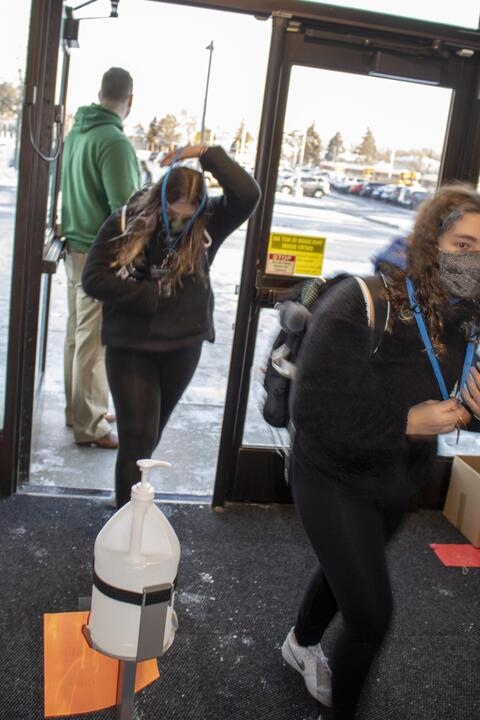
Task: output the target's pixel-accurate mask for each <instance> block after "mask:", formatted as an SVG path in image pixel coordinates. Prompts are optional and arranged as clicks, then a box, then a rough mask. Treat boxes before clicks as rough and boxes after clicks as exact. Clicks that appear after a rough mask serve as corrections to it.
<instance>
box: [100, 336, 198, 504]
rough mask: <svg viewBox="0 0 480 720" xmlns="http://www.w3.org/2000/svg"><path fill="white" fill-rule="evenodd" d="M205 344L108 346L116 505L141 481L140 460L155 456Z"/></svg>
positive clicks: (107, 363)
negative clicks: (161, 348)
mask: <svg viewBox="0 0 480 720" xmlns="http://www.w3.org/2000/svg"><path fill="white" fill-rule="evenodd" d="M201 350H202V345H201V343H200V344H197V345H194V346H193V347H187V348H182V349H181V350H172V351H170V352H162V353H154V352H142V351H138V350H124V349H119V348H111V347H107V349H106V367H107V375H108V383H109V385H110V390H111V392H112V397H113V402H114V405H115V413H116V415H117V428H118V441H119V449H118V455H117V464H116V467H115V491H116V497H117V505H118V506H121V505H124V504H125V503H126V502H128V501H129V500H130V489H131V487H132V485H134V484H135V483H137V482H138V481H139V479H140V472H139V470H138V468H137V465H136V462H137V460H138V459H140V458H149V457H151V455H152V453H153V451H154V450H155V448H156V446H157V445H158V443H159V441H160V438H161V435H162V432H163V429H164V427H165V425H166V424H167V421H168V418H169V417H170V415H171V413H172V410H173V409H174V407H175V405H176V404H177V402H178V401H179V400H180V398H181V396H182V394H183V391H184V390H185V388H186V387H187V385H188V383H189V382H190V380H191V379H192V376H193V373H194V372H195V368H196V367H197V365H198V361H199V359H200V353H201Z"/></svg>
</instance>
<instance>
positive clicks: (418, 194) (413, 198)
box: [407, 190, 432, 210]
mask: <svg viewBox="0 0 480 720" xmlns="http://www.w3.org/2000/svg"><path fill="white" fill-rule="evenodd" d="M431 197H432V195H431V193H429V192H428V191H427V190H412V191H411V192H410V194H409V196H408V205H407V207H409V208H411V209H412V210H415V208H417V207H418V206H419V205H420V203H422V202H423V201H424V200H428V199H429V198H431Z"/></svg>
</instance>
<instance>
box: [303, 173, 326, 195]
mask: <svg viewBox="0 0 480 720" xmlns="http://www.w3.org/2000/svg"><path fill="white" fill-rule="evenodd" d="M302 190H303V194H304V195H305V196H306V197H316V198H321V197H323V196H324V195H329V194H330V183H329V182H328V180H327V178H326V177H324V176H318V177H316V178H313V179H309V180H305V181H304V182H302Z"/></svg>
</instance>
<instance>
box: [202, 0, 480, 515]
mask: <svg viewBox="0 0 480 720" xmlns="http://www.w3.org/2000/svg"><path fill="white" fill-rule="evenodd" d="M341 15H342V16H341V17H337V16H336V15H334V14H333V13H326V14H325V15H324V16H322V19H321V22H318V23H317V22H316V21H315V18H314V17H313V16H312V18H309V19H308V20H307V19H305V18H304V19H302V20H297V19H296V18H295V19H293V20H289V19H288V18H286V17H275V18H274V19H273V23H272V41H271V46H270V58H269V66H268V70H267V82H266V88H265V97H264V105H263V112H262V123H261V130H260V136H259V147H258V154H257V164H256V168H255V173H256V177H257V179H258V180H259V182H260V183H261V186H262V190H263V202H262V207H261V208H260V211H259V212H258V213H257V215H256V216H254V218H253V220H252V221H251V222H250V226H249V231H248V232H247V248H246V254H245V260H244V266H243V271H242V280H241V286H240V296H239V303H238V312H237V321H236V330H235V336H234V342H233V353H232V360H231V365H230V375H229V383H228V387H227V402H226V407H225V413H224V420H223V427H222V438H221V443H220V451H219V460H218V467H217V476H216V483H215V492H214V498H213V504H214V505H215V506H217V505H220V506H221V505H223V504H224V503H225V501H226V500H249V501H269V502H271V501H282V500H288V499H289V492H288V489H287V488H286V485H285V482H284V479H283V472H284V463H283V455H282V453H281V452H279V446H281V445H284V444H285V443H286V442H288V438H286V437H285V435H284V434H283V435H282V434H281V433H278V432H277V431H274V430H272V428H270V427H269V426H268V425H267V424H266V423H265V422H264V421H263V419H262V415H261V405H262V402H263V390H262V367H265V364H266V357H267V352H268V349H269V347H270V346H271V343H272V340H273V338H274V337H275V336H276V334H277V333H278V329H279V328H278V324H277V323H276V320H275V311H274V310H273V309H272V308H273V307H274V305H275V303H276V302H277V301H278V299H280V296H281V290H282V289H284V288H285V287H290V286H292V285H293V284H294V283H295V282H297V281H298V280H299V278H303V277H309V276H316V275H319V274H325V275H331V274H335V273H338V272H340V271H346V272H349V273H355V274H359V275H368V274H369V273H371V271H372V257H373V256H375V255H376V254H377V253H379V252H380V251H381V250H382V248H384V247H385V246H386V245H387V244H388V243H389V242H390V241H391V240H392V239H393V238H394V237H396V236H399V235H403V236H405V235H406V234H408V232H409V229H410V228H411V227H412V223H413V219H414V215H415V209H416V207H418V205H419V203H420V202H421V201H422V200H423V199H425V198H427V197H429V195H430V194H431V193H432V192H433V191H434V190H435V188H436V186H437V184H438V183H439V182H441V181H445V180H448V179H463V180H467V181H471V182H475V181H476V180H477V178H478V170H479V160H480V158H479V157H478V152H476V150H478V137H479V134H480V116H479V114H478V100H477V87H478V85H477V84H478V79H479V75H480V65H479V59H478V55H477V53H476V51H475V49H473V48H472V49H470V48H468V47H466V45H465V44H464V43H465V37H464V36H463V35H462V36H461V40H460V42H461V43H462V45H461V46H460V45H458V42H459V38H460V35H459V36H457V35H455V33H454V32H453V34H452V36H451V37H450V36H449V42H448V43H445V44H444V45H442V53H439V52H438V47H439V42H440V41H438V42H437V41H436V35H435V33H436V32H438V26H433V25H432V26H430V27H429V26H428V25H427V24H424V25H422V27H420V26H418V27H417V26H416V25H415V26H413V25H412V23H410V24H409V23H406V24H405V25H404V26H403V27H401V28H400V23H395V24H389V23H387V21H386V19H385V16H376V17H375V18H374V20H375V22H373V20H372V18H363V16H362V17H361V16H360V15H359V14H356V15H355V17H353V13H350V14H349V13H347V12H344V13H342V14H341ZM349 19H351V20H352V24H351V25H349V24H348V21H349ZM362 24H363V27H362ZM422 32H425V37H423V36H422ZM444 40H445V38H444V37H442V42H443V41H444ZM467 44H468V42H467Z"/></svg>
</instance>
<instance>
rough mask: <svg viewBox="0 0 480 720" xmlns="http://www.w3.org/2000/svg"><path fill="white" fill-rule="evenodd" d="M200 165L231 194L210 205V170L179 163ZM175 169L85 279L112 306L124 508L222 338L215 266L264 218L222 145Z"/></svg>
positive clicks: (111, 236)
mask: <svg viewBox="0 0 480 720" xmlns="http://www.w3.org/2000/svg"><path fill="white" fill-rule="evenodd" d="M192 158H199V161H200V166H201V168H202V170H208V171H209V172H211V173H212V175H213V176H214V177H215V178H216V179H217V181H218V183H219V185H220V187H221V188H222V189H223V193H221V194H219V195H218V196H216V197H212V198H209V197H208V195H207V190H206V187H205V182H204V178H203V174H202V172H198V171H197V170H193V169H192V168H189V167H183V166H179V165H176V161H180V160H187V159H192ZM171 163H175V166H174V167H172V168H171V169H169V170H168V171H167V173H166V174H165V175H164V176H163V177H162V178H161V179H160V180H159V181H158V182H157V183H156V184H155V185H152V186H150V187H148V188H146V189H144V190H142V191H140V192H139V193H136V194H135V195H133V196H132V197H131V198H130V200H129V202H128V203H127V205H126V206H124V207H123V208H122V209H120V210H118V211H117V212H115V213H113V214H112V215H111V216H110V217H109V218H108V219H107V220H106V222H105V223H104V225H103V226H102V228H101V229H100V231H99V233H98V235H97V238H96V240H95V243H94V245H93V247H92V249H91V251H90V253H89V256H88V259H87V263H86V266H85V269H84V272H83V277H82V281H83V287H84V289H85V292H86V293H87V294H88V295H91V296H92V297H94V298H96V299H97V300H101V301H102V303H103V326H102V340H103V344H104V345H106V367H107V376H108V382H109V385H110V390H111V393H112V397H113V401H114V404H115V412H116V416H117V427H118V439H119V451H118V456H117V463H116V469H115V490H116V501H117V505H119V506H121V505H124V504H125V503H126V502H128V501H129V499H130V489H131V487H132V485H134V484H135V483H136V482H138V481H139V479H140V477H139V470H138V468H137V465H136V461H137V459H138V458H144V457H145V458H148V457H150V456H151V454H152V453H153V451H154V449H155V448H156V446H157V445H158V443H159V441H160V437H161V435H162V432H163V429H164V427H165V425H166V423H167V421H168V418H169V417H170V415H171V413H172V411H173V409H174V407H175V406H176V404H177V403H178V401H179V400H180V397H181V396H182V394H183V392H184V390H185V389H186V387H187V385H188V383H189V382H190V380H191V378H192V376H193V373H194V372H195V369H196V367H197V364H198V361H199V359H200V353H201V349H202V344H203V342H204V341H205V340H208V341H210V342H213V341H214V337H215V332H214V326H213V293H212V289H211V287H210V280H209V268H210V265H211V264H212V262H213V259H214V257H215V254H216V252H217V250H218V249H219V247H220V246H221V245H222V243H223V242H224V240H226V238H227V237H228V236H229V235H230V234H231V233H232V232H233V231H234V230H235V229H236V228H238V227H239V226H240V225H241V224H242V223H243V222H244V221H245V220H247V218H248V217H249V216H250V215H251V214H252V212H253V211H254V209H255V207H256V205H257V203H258V200H259V197H260V190H259V187H258V185H257V183H256V182H255V180H254V179H253V178H252V177H251V176H250V175H249V174H248V173H247V172H245V170H243V168H241V167H240V165H238V164H237V163H236V162H234V161H233V160H232V159H231V158H230V157H229V156H228V155H227V153H226V152H225V151H224V150H223V149H222V148H221V147H218V146H216V147H214V146H208V145H191V146H186V147H184V148H182V149H181V150H179V151H177V152H171V153H168V154H167V155H166V157H165V158H164V159H163V161H162V164H163V165H166V166H169V165H170V164H171Z"/></svg>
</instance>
